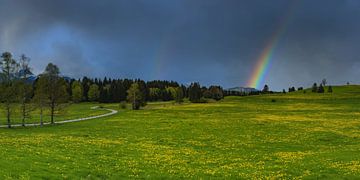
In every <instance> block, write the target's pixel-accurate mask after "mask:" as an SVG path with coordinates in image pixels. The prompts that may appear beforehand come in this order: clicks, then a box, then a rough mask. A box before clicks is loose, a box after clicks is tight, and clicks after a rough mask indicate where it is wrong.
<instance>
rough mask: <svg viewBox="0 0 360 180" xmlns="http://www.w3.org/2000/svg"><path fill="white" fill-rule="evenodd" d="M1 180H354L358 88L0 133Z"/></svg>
mask: <svg viewBox="0 0 360 180" xmlns="http://www.w3.org/2000/svg"><path fill="white" fill-rule="evenodd" d="M273 100H275V101H276V102H272V101H273ZM85 106H86V108H83V107H85ZM90 106H93V104H81V105H76V106H74V109H73V110H69V111H72V112H77V111H79V112H78V113H81V114H84V113H86V112H89V111H90V110H89V109H88V108H89V107H90ZM104 106H106V107H109V108H114V109H119V106H118V105H117V104H107V105H104ZM75 114H76V113H75ZM0 178H1V179H6V178H14V179H37V178H48V179H64V178H69V179H79V178H84V179H108V178H109V179H120V178H153V179H157V178H195V179H198V178H205V179H207V178H234V179H235V178H253V179H265V178H274V179H292V178H296V179H302V178H305V179H306V178H308V179H316V178H318V179H345V178H347V179H359V178H360V86H343V87H334V93H332V94H327V93H325V94H315V93H310V92H307V93H305V94H304V93H303V92H295V93H291V94H286V95H284V94H278V95H262V96H252V97H227V98H225V99H224V100H223V101H221V102H217V103H208V104H188V103H186V104H183V105H174V104H172V103H154V104H150V105H149V106H148V107H147V108H145V109H144V110H139V111H130V110H120V112H119V114H117V115H114V116H112V117H107V118H101V119H95V120H90V121H85V122H77V123H70V124H64V125H56V126H47V127H43V128H39V127H37V128H15V129H0Z"/></svg>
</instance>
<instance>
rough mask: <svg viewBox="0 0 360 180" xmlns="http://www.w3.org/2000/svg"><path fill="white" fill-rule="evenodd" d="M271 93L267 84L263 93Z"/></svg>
mask: <svg viewBox="0 0 360 180" xmlns="http://www.w3.org/2000/svg"><path fill="white" fill-rule="evenodd" d="M269 91H270V89H269V86H268V85H267V84H265V86H264V88H263V90H262V92H263V93H268V92H269Z"/></svg>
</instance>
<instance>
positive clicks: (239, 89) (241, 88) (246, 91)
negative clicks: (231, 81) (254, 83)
mask: <svg viewBox="0 0 360 180" xmlns="http://www.w3.org/2000/svg"><path fill="white" fill-rule="evenodd" d="M225 90H226V91H236V92H242V93H251V92H258V91H259V90H257V89H255V88H250V87H233V88H229V89H225Z"/></svg>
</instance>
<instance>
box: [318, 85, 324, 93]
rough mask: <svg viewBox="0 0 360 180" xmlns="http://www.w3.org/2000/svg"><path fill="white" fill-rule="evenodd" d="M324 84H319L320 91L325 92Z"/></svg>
mask: <svg viewBox="0 0 360 180" xmlns="http://www.w3.org/2000/svg"><path fill="white" fill-rule="evenodd" d="M324 91H325V90H324V86H323V85H322V84H320V86H319V89H318V91H317V92H318V93H324Z"/></svg>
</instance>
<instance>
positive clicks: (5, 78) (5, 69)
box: [0, 52, 19, 128]
mask: <svg viewBox="0 0 360 180" xmlns="http://www.w3.org/2000/svg"><path fill="white" fill-rule="evenodd" d="M1 58H2V60H1V61H0V67H1V70H2V73H1V91H2V93H1V95H2V96H1V100H2V101H3V104H4V106H5V111H6V119H7V124H8V127H9V128H11V120H10V113H11V109H12V105H13V103H15V102H16V87H15V84H14V80H15V75H16V73H17V72H18V71H17V70H18V67H19V64H18V63H17V62H16V61H15V60H14V59H13V58H12V54H11V53H9V52H4V53H3V54H2V55H1Z"/></svg>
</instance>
